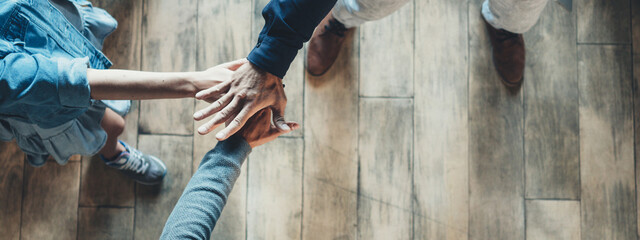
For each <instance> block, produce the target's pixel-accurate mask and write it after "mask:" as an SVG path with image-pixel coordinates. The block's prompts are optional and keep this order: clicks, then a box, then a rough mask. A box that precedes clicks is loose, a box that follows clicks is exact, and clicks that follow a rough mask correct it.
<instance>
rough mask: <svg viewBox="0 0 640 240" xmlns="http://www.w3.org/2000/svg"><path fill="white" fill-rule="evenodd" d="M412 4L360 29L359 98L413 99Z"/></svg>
mask: <svg viewBox="0 0 640 240" xmlns="http://www.w3.org/2000/svg"><path fill="white" fill-rule="evenodd" d="M413 24H414V17H413V2H412V1H411V2H409V3H408V4H406V5H405V6H404V7H402V8H400V9H398V10H397V11H396V12H394V13H393V14H391V15H389V16H386V17H384V18H383V19H380V20H378V21H371V22H367V23H365V24H363V25H362V26H361V27H360V78H361V84H360V96H374V97H411V96H413V65H414V64H413V39H414V38H413V34H414V32H413V30H414V26H413Z"/></svg>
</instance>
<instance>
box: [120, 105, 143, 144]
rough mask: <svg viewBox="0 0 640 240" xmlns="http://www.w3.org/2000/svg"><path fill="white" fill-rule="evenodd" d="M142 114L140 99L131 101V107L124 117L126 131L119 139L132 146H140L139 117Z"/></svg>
mask: <svg viewBox="0 0 640 240" xmlns="http://www.w3.org/2000/svg"><path fill="white" fill-rule="evenodd" d="M139 116H140V101H139V100H135V101H131V109H129V113H128V114H127V115H126V116H125V118H124V132H122V134H120V137H119V139H120V140H122V141H124V142H126V143H127V144H129V146H132V147H134V148H135V147H138V117H139Z"/></svg>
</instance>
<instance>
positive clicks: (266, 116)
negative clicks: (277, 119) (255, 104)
mask: <svg viewBox="0 0 640 240" xmlns="http://www.w3.org/2000/svg"><path fill="white" fill-rule="evenodd" d="M285 124H287V126H288V127H289V130H281V129H280V128H277V127H276V126H274V125H273V124H271V109H270V108H265V109H262V110H260V111H259V112H258V113H256V114H255V115H253V117H251V118H249V120H248V121H247V123H246V124H245V125H244V127H243V128H242V129H240V131H238V134H241V135H242V137H244V139H245V140H246V141H247V142H248V143H249V146H251V148H254V147H257V146H260V145H262V144H265V143H268V142H270V141H271V140H273V139H276V138H277V137H278V136H280V135H282V134H285V133H288V132H291V131H293V130H296V129H298V128H300V125H298V123H295V122H286V123H285Z"/></svg>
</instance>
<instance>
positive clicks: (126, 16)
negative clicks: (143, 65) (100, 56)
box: [91, 0, 143, 70]
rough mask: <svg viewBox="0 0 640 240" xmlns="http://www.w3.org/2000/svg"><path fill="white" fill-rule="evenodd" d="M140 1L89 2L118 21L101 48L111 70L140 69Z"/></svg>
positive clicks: (104, 0)
mask: <svg viewBox="0 0 640 240" xmlns="http://www.w3.org/2000/svg"><path fill="white" fill-rule="evenodd" d="M142 1H143V0H94V1H91V3H92V4H93V5H94V6H96V7H99V8H103V9H104V10H106V11H107V12H108V13H109V14H110V15H111V16H113V17H114V18H115V19H116V21H118V28H117V29H116V30H115V31H114V32H113V33H111V35H109V37H107V38H106V39H105V41H104V45H103V46H102V52H104V54H105V55H106V56H107V57H108V58H109V59H110V60H111V62H112V63H113V66H112V67H111V68H113V69H131V70H138V69H140V44H141V41H140V40H141V33H142V32H141V27H142V25H141V23H142Z"/></svg>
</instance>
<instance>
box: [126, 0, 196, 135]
mask: <svg viewBox="0 0 640 240" xmlns="http://www.w3.org/2000/svg"><path fill="white" fill-rule="evenodd" d="M196 6H197V0H144V4H143V11H144V12H143V18H142V39H143V40H142V70H145V71H164V72H168V71H194V70H195V67H196V22H197V21H196V20H197V19H196V18H197V13H198V12H197V9H196ZM193 110H194V100H193V99H191V98H185V99H171V100H145V101H141V102H140V119H139V123H140V131H141V132H143V133H161V134H183V135H191V134H193V117H192V116H193Z"/></svg>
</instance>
